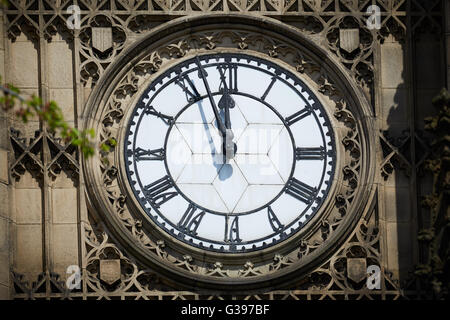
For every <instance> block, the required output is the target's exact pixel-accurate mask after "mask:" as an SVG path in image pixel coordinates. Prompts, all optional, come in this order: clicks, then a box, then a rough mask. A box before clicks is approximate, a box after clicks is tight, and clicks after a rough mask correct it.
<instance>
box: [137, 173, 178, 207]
mask: <svg viewBox="0 0 450 320" xmlns="http://www.w3.org/2000/svg"><path fill="white" fill-rule="evenodd" d="M172 187H173V182H172V179H170V177H169V176H164V177H162V178H161V179H159V180H156V181H155V182H153V183H151V184H149V185H146V186H145V187H144V190H143V192H144V195H145V197H146V198H147V200H148V202H150V204H152V205H153V207H155V208H159V207H160V206H161V205H162V204H163V203H165V202H167V201H169V200H170V199H172V198H173V197H175V196H177V195H178V192H177V191H167V190H169V189H170V188H172Z"/></svg>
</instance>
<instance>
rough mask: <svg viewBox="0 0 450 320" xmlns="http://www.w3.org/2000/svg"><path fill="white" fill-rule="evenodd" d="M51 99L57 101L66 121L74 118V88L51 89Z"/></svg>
mask: <svg viewBox="0 0 450 320" xmlns="http://www.w3.org/2000/svg"><path fill="white" fill-rule="evenodd" d="M50 100H53V101H56V102H57V103H58V106H59V107H60V108H61V111H62V113H63V116H64V119H65V120H66V121H73V120H74V109H73V106H74V100H73V89H72V88H69V89H50Z"/></svg>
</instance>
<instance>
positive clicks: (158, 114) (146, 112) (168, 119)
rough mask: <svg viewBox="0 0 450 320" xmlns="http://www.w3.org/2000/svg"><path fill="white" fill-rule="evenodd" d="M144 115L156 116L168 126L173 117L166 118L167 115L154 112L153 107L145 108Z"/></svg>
mask: <svg viewBox="0 0 450 320" xmlns="http://www.w3.org/2000/svg"><path fill="white" fill-rule="evenodd" d="M144 113H145V114H150V115H153V116H157V117H158V118H160V119H161V120H163V121H164V122H165V123H166V124H169V125H170V124H172V122H173V117H172V116H168V115H166V114H164V113H161V112H159V111H156V109H155V108H154V107H153V106H147V107H145V110H144Z"/></svg>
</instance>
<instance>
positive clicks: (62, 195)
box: [52, 188, 77, 223]
mask: <svg viewBox="0 0 450 320" xmlns="http://www.w3.org/2000/svg"><path fill="white" fill-rule="evenodd" d="M52 209H53V211H52V212H53V223H76V222H77V190H76V189H75V188H73V189H57V188H55V189H52Z"/></svg>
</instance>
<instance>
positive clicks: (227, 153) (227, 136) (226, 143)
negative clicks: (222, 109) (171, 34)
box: [195, 57, 237, 162]
mask: <svg viewBox="0 0 450 320" xmlns="http://www.w3.org/2000/svg"><path fill="white" fill-rule="evenodd" d="M195 62H196V64H197V67H198V69H199V72H200V75H201V79H202V80H203V84H204V86H205V89H206V92H207V94H208V98H209V101H210V103H211V107H212V109H213V112H214V116H215V117H216V120H217V126H218V127H219V131H220V132H221V133H222V137H223V144H222V150H223V154H224V160H225V162H226V161H227V160H229V159H232V158H233V157H234V154H235V153H236V149H237V147H236V144H235V143H234V142H233V138H234V134H233V131H232V130H231V129H229V128H227V127H226V126H225V125H224V124H223V122H222V119H220V116H219V111H218V110H217V106H216V102H215V101H214V99H213V96H212V94H211V89H210V88H209V84H208V81H207V80H206V72H205V70H204V69H203V67H202V65H201V63H200V59H199V58H198V57H195ZM225 118H226V117H225ZM228 124H229V125H230V127H231V123H230V121H229V115H228Z"/></svg>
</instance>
